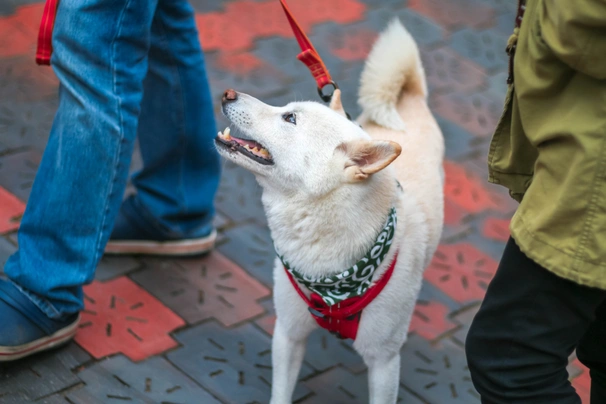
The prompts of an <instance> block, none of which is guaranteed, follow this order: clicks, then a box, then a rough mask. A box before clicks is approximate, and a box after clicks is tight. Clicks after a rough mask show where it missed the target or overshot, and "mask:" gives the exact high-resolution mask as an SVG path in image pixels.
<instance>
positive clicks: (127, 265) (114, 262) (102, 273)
mask: <svg viewBox="0 0 606 404" xmlns="http://www.w3.org/2000/svg"><path fill="white" fill-rule="evenodd" d="M140 267H141V263H140V262H139V261H137V260H136V259H134V258H132V257H129V256H112V255H105V256H103V257H102V258H101V261H99V264H98V265H97V270H96V271H95V280H98V281H107V280H109V279H113V278H117V277H119V276H122V275H125V274H127V273H129V272H131V271H134V270H135V269H137V268H140Z"/></svg>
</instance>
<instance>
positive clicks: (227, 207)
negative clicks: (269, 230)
mask: <svg viewBox="0 0 606 404" xmlns="http://www.w3.org/2000/svg"><path fill="white" fill-rule="evenodd" d="M222 168H223V174H222V176H221V183H220V185H219V191H218V192H217V197H216V199H215V201H216V209H217V210H218V211H219V212H220V213H221V214H223V215H225V216H226V217H228V218H229V219H231V220H232V221H234V222H236V223H240V222H243V221H254V222H256V223H258V224H260V225H265V224H266V223H267V219H266V218H265V211H264V210H263V205H262V204H261V192H262V191H261V186H260V185H259V184H258V183H257V180H256V179H255V176H254V175H253V174H252V173H251V172H250V171H247V170H245V169H243V168H241V167H239V166H237V165H235V164H234V163H232V162H231V161H225V163H224V164H223V165H222Z"/></svg>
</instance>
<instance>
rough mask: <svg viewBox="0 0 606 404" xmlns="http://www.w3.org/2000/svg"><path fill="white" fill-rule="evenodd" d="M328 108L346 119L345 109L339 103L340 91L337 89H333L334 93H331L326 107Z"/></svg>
mask: <svg viewBox="0 0 606 404" xmlns="http://www.w3.org/2000/svg"><path fill="white" fill-rule="evenodd" d="M328 107H329V108H330V109H332V110H333V111H335V112H338V113H339V114H341V115H343V116H344V117H347V114H346V113H345V109H344V108H343V104H342V103H341V90H339V89H338V88H337V89H335V91H334V92H333V93H332V98H331V99H330V104H329V105H328Z"/></svg>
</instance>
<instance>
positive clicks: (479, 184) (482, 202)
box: [444, 161, 511, 221]
mask: <svg viewBox="0 0 606 404" xmlns="http://www.w3.org/2000/svg"><path fill="white" fill-rule="evenodd" d="M444 170H445V172H446V183H445V185H444V193H445V198H446V206H448V204H452V205H454V206H451V207H448V209H454V208H455V207H458V208H461V209H463V210H464V211H465V212H467V213H479V212H483V211H485V210H495V211H498V212H509V211H510V210H511V201H510V200H509V199H508V198H506V197H503V196H501V195H499V194H496V193H493V192H489V191H488V190H487V189H486V188H485V185H484V184H485V183H486V180H485V179H483V178H480V177H479V176H478V175H477V174H475V173H474V172H471V171H469V170H467V169H465V168H464V167H462V166H460V165H458V164H456V163H452V162H449V161H447V162H445V163H444ZM451 214H452V213H451ZM448 220H453V218H452V217H450V218H448ZM455 221H456V220H455Z"/></svg>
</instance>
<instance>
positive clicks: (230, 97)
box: [221, 88, 238, 104]
mask: <svg viewBox="0 0 606 404" xmlns="http://www.w3.org/2000/svg"><path fill="white" fill-rule="evenodd" d="M237 99H238V93H237V92H236V90H232V89H231V88H230V89H229V90H227V91H226V92H224V93H223V98H222V99H221V101H222V102H223V104H227V103H228V102H234V101H235V100H237Z"/></svg>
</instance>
